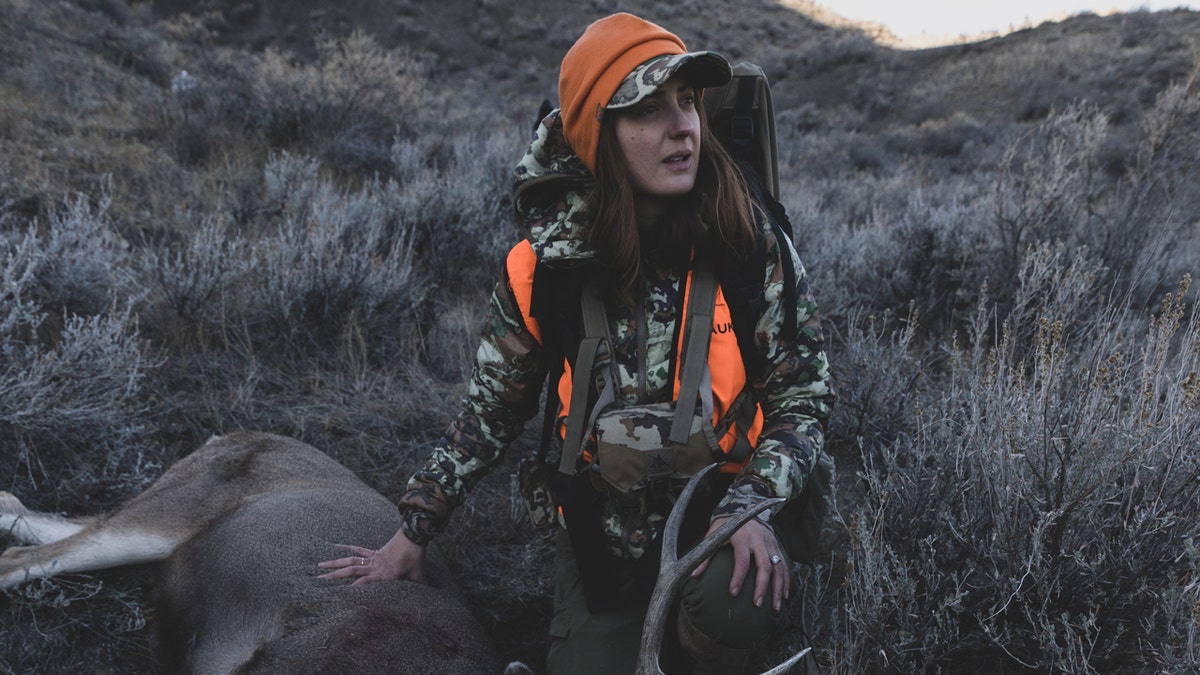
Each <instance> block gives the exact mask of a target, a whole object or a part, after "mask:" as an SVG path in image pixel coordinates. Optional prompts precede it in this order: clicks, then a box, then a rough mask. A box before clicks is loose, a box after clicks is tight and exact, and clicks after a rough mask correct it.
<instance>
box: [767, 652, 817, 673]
mask: <svg viewBox="0 0 1200 675" xmlns="http://www.w3.org/2000/svg"><path fill="white" fill-rule="evenodd" d="M811 651H812V647H805V648H804V649H801V650H800V651H799V652H797V653H796V655H795V656H793V657H792V658H790V659H788V660H787V661H784V662H783V663H781V664H779V665H777V666H775V667H774V668H772V669H770V670H768V671H766V672H764V673H763V674H762V675H783V673H786V672H787V671H788V668H791V667H792V666H794V665H796V662H797V661H799V660H800V659H802V658H804V657H805V656H806V655H807V654H808V653H809V652H811Z"/></svg>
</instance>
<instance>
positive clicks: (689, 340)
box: [670, 258, 717, 445]
mask: <svg viewBox="0 0 1200 675" xmlns="http://www.w3.org/2000/svg"><path fill="white" fill-rule="evenodd" d="M687 298H688V299H687V318H686V319H685V328H684V335H683V352H682V353H681V354H680V355H679V356H680V362H679V398H678V400H677V401H676V403H675V418H674V419H673V420H672V422H671V435H670V439H671V442H672V443H679V444H681V445H682V444H684V443H687V440H688V436H689V435H690V432H691V425H692V417H693V416H694V415H695V414H696V397H697V396H698V395H699V394H700V384H701V381H702V380H703V379H704V376H705V373H706V371H707V369H708V345H709V340H710V339H711V335H712V317H713V308H714V307H715V306H716V301H717V277H716V275H715V274H713V271H712V268H711V267H709V265H708V263H707V262H706V261H705V260H704V259H703V258H700V259H699V260H697V262H696V266H695V269H694V270H693V272H692V281H691V289H690V290H689V292H688V296H687ZM710 387H711V385H710ZM710 398H711V397H710ZM708 407H711V404H710V405H709V406H708Z"/></svg>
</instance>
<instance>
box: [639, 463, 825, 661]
mask: <svg viewBox="0 0 1200 675" xmlns="http://www.w3.org/2000/svg"><path fill="white" fill-rule="evenodd" d="M714 466H716V464H710V465H708V466H706V467H704V468H703V469H701V470H700V471H698V472H696V475H694V476H692V478H691V480H689V481H688V483H687V485H686V486H685V487H684V488H683V492H681V493H680V495H679V500H678V501H676V502H675V506H674V507H673V508H672V509H671V515H670V516H669V517H668V518H667V525H666V528H665V529H664V530H663V541H662V563H661V565H660V566H659V572H658V583H656V584H655V585H654V593H653V594H652V595H651V596H650V607H649V608H648V609H647V610H646V622H645V624H644V626H643V628H642V649H641V653H640V654H639V655H638V666H637V675H665V674H664V673H663V670H662V667H661V666H660V665H659V664H658V656H659V654H660V653H661V652H662V642H663V632H664V630H665V629H666V623H667V613H668V612H669V611H670V608H671V602H672V599H673V598H674V597H675V594H676V593H677V592H678V591H679V587H680V586H682V585H683V582H684V580H685V579H686V578H687V576H688V575H689V574H691V572H692V570H694V569H696V568H697V567H699V566H700V563H701V562H702V561H703V560H704V559H706V558H708V557H709V556H710V555H712V554H713V552H714V551H716V550H717V549H718V548H720V546H721V545H722V544H724V543H725V542H726V541H728V540H729V538H730V537H731V536H733V533H734V532H735V531H736V530H737V529H738V528H739V527H741V526H742V525H745V524H746V523H748V522H749V521H750V519H751V518H753V517H755V516H757V515H758V514H760V513H762V512H763V511H765V510H767V509H769V508H770V507H772V506H774V505H775V504H779V503H781V502H784V501H786V500H785V499H784V498H783V497H776V498H774V499H768V500H766V501H764V502H763V503H761V504H758V505H757V506H755V507H754V508H751V509H747V510H745V511H742V512H741V513H738V514H737V515H736V516H734V517H732V518H731V519H730V520H729V521H728V522H726V523H725V524H724V525H722V526H721V527H719V528H717V529H716V530H714V531H713V532H712V533H711V534H709V535H708V536H706V537H704V539H701V540H700V543H698V544H696V546H695V547H693V548H692V550H691V551H689V552H688V553H687V555H685V556H683V558H680V557H679V552H678V546H679V528H680V526H681V525H682V524H683V513H684V511H685V510H686V509H687V504H688V502H690V501H691V499H692V495H693V494H694V493H695V492H696V487H697V486H698V485H699V484H700V480H701V479H702V478H703V477H704V476H705V475H706V474H707V473H708V472H709V471H710V470H711V469H712V468H713V467H714ZM811 649H812V647H805V648H804V649H802V650H801V651H800V653H798V654H796V655H795V656H793V657H792V658H790V659H788V660H787V661H784V662H783V663H781V664H779V665H778V666H776V667H774V668H772V669H771V670H768V671H767V672H765V673H763V675H779V674H780V673H783V672H785V671H786V670H787V669H788V668H790V667H791V666H792V665H793V664H795V663H796V662H797V661H799V660H800V659H801V658H803V657H804V655H805V654H807V653H808V652H809V651H810V650H811Z"/></svg>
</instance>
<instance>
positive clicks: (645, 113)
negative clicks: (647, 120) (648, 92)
mask: <svg viewBox="0 0 1200 675" xmlns="http://www.w3.org/2000/svg"><path fill="white" fill-rule="evenodd" d="M656 112H658V106H657V105H654V104H650V105H644V106H642V107H641V108H638V111H637V116H638V117H649V116H651V115H653V114H654V113H656Z"/></svg>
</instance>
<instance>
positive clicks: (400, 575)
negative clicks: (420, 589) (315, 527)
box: [317, 530, 425, 586]
mask: <svg viewBox="0 0 1200 675" xmlns="http://www.w3.org/2000/svg"><path fill="white" fill-rule="evenodd" d="M339 546H341V547H342V548H344V549H347V550H349V551H350V552H351V553H353V554H354V555H353V556H350V557H348V558H337V559H335V560H327V561H325V562H322V563H317V567H320V568H321V569H326V570H330V571H329V572H326V573H325V574H322V575H321V578H322V579H351V578H352V579H354V583H353V584H351V585H352V586H361V585H363V584H369V583H372V582H375V581H389V580H392V579H410V580H412V581H416V582H420V583H424V582H425V547H424V546H418V545H417V544H414V543H413V542H412V540H411V539H409V538H408V537H406V536H405V535H404V531H403V530H397V531H396V534H395V535H393V536H392V538H391V539H390V540H388V543H386V544H384V545H383V548H381V549H379V550H378V551H372V550H371V549H369V548H363V547H361V546H350V545H348V544H339Z"/></svg>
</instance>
